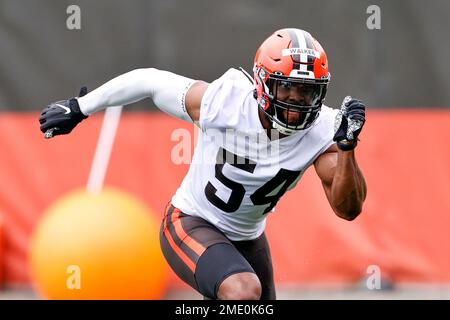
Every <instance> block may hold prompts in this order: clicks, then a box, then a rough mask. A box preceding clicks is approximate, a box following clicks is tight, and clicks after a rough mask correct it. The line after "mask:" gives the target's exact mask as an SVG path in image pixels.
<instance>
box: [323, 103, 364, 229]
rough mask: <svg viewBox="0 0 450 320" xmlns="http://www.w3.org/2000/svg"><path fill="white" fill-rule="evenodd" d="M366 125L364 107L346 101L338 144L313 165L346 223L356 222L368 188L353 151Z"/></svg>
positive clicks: (338, 128) (338, 119)
mask: <svg viewBox="0 0 450 320" xmlns="http://www.w3.org/2000/svg"><path fill="white" fill-rule="evenodd" d="M364 123H365V106H364V105H363V104H362V102H361V101H359V100H355V99H351V98H346V99H345V100H344V103H343V105H342V107H341V110H340V111H339V113H338V115H337V117H336V124H335V136H334V140H335V141H337V143H336V144H334V145H333V146H331V147H330V148H329V149H328V150H327V152H325V153H323V154H322V155H320V156H319V157H318V158H317V160H316V161H315V163H314V166H315V169H316V172H317V174H318V175H319V177H320V179H321V180H322V185H323V187H324V190H325V193H326V195H327V198H328V201H329V202H330V205H331V207H332V208H333V210H334V212H335V213H336V214H337V215H338V216H339V217H341V218H343V219H346V220H353V219H355V218H356V217H357V216H358V215H359V214H360V213H361V210H362V205H363V202H364V200H365V198H366V194H367V187H366V182H365V180H364V176H363V174H362V172H361V170H360V169H359V167H358V163H357V162H356V158H355V152H354V149H355V147H356V145H357V141H358V135H359V133H360V132H361V129H362V127H363V125H364Z"/></svg>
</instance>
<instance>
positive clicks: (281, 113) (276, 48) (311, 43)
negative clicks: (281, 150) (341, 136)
mask: <svg viewBox="0 0 450 320" xmlns="http://www.w3.org/2000/svg"><path fill="white" fill-rule="evenodd" d="M253 76H254V81H255V86H256V90H255V98H256V99H257V101H258V105H259V107H260V108H261V109H262V110H263V111H264V112H265V113H266V115H267V116H268V117H269V119H270V120H271V121H272V126H273V128H275V129H277V130H278V131H279V132H281V133H283V134H286V135H291V134H293V133H295V132H297V131H299V130H304V129H306V128H308V127H310V126H311V125H312V124H313V123H314V121H315V120H316V119H317V117H318V115H319V112H320V109H321V106H322V102H323V101H324V99H325V95H326V92H327V86H328V83H329V82H330V72H329V71H328V61H327V55H326V54H325V51H324V50H323V48H322V46H321V45H320V44H319V42H318V41H317V40H316V39H314V38H313V37H312V36H311V35H310V34H309V33H308V32H306V31H303V30H300V29H281V30H278V31H275V32H274V33H273V34H272V35H271V36H270V37H269V38H267V39H266V40H265V41H264V42H263V44H262V45H261V46H260V47H259V49H258V50H257V52H256V56H255V62H254V67H253ZM291 90H295V94H291V93H290V92H291ZM282 93H283V94H282ZM283 95H284V96H283ZM282 96H283V97H282ZM287 96H290V97H287ZM294 96H295V97H294ZM280 97H281V98H280ZM294 99H295V100H294ZM293 113H297V114H296V115H295V117H293V116H290V114H291V115H292V114H293ZM291 118H292V119H294V121H291Z"/></svg>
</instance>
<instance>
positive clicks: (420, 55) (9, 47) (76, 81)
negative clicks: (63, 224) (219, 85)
mask: <svg viewBox="0 0 450 320" xmlns="http://www.w3.org/2000/svg"><path fill="white" fill-rule="evenodd" d="M71 4H76V5H78V6H80V8H81V30H68V29H67V27H66V20H67V18H68V14H67V13H66V9H67V7H68V6H69V5H71ZM371 4H376V5H378V6H379V7H380V8H381V30H369V29H368V28H367V26H366V20H367V18H368V17H369V14H367V13H366V9H367V7H368V6H369V5H371ZM449 16H450V1H446V0H431V1H427V2H425V1H419V0H397V1H376V0H370V1H368V0H361V1H354V0H333V1H331V0H329V1H326V0H315V1H311V0H308V1H301V0H296V1H287V0H278V1H274V0H271V1H268V0H227V1H216V0H192V1H186V0H184V1H183V0H160V1H155V0H154V1H150V0H129V1H120V0H95V1H92V0H73V1H65V0H58V1H55V0H0V110H40V109H41V108H42V107H43V106H45V104H47V103H48V102H50V101H53V100H57V99H63V98H67V97H70V96H73V95H76V94H77V93H78V88H79V87H80V85H82V84H86V85H88V86H89V87H90V88H95V87H96V86H99V85H100V84H102V83H103V82H105V81H106V80H108V79H110V78H112V77H114V76H116V75H119V74H121V73H124V72H126V71H129V70H132V69H134V68H139V67H156V68H160V69H166V70H170V71H173V72H176V73H179V74H182V75H185V76H188V77H192V78H196V79H203V80H206V81H212V80H214V79H215V78H217V77H219V76H220V75H221V74H223V73H224V72H225V71H226V70H227V69H228V68H229V67H237V66H243V67H244V68H246V69H247V70H248V71H251V67H252V63H253V57H254V54H255V51H256V49H257V47H258V46H259V45H260V43H261V42H262V41H263V40H264V39H265V38H266V37H267V36H268V35H270V34H271V33H272V32H273V31H274V30H276V29H279V28H283V27H297V28H302V29H305V30H308V31H310V32H311V33H312V34H313V36H315V37H316V38H317V39H318V40H319V42H321V44H322V45H323V47H324V48H325V50H326V52H327V54H328V57H329V61H330V70H331V73H332V84H331V86H330V89H329V94H328V96H327V103H328V104H329V105H332V106H338V105H339V104H340V101H341V100H342V98H343V97H344V96H345V95H347V94H352V95H354V96H357V97H360V98H361V99H363V100H364V101H366V102H367V104H368V105H369V106H370V107H450V103H449V101H450V79H449V76H448V75H449V74H450V61H449V57H450V42H449V41H448V38H450V36H449V31H450V21H449ZM144 107H146V108H149V107H150V108H152V106H151V103H150V102H148V101H146V102H145V103H138V104H136V105H134V106H133V107H131V108H130V109H134V108H144Z"/></svg>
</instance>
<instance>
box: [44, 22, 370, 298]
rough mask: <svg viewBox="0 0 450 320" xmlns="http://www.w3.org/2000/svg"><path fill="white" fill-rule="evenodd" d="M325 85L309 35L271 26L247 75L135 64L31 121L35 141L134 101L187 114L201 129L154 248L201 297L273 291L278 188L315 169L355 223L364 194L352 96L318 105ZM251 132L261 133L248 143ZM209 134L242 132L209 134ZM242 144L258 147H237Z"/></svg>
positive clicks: (338, 209) (359, 110) (358, 112)
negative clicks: (271, 234)
mask: <svg viewBox="0 0 450 320" xmlns="http://www.w3.org/2000/svg"><path fill="white" fill-rule="evenodd" d="M329 82H330V73H329V70H328V61H327V56H326V54H325V51H324V50H323V48H322V46H321V45H320V44H319V42H318V41H317V40H316V39H315V38H313V37H312V36H311V34H310V33H308V32H306V31H304V30H300V29H293V28H291V29H282V30H278V31H276V32H274V33H273V34H272V35H271V36H270V37H268V38H267V39H266V40H265V41H264V42H263V43H262V45H261V46H260V47H259V49H258V50H257V53H256V56H255V59H254V69H253V77H250V76H249V75H248V74H246V73H245V71H243V70H242V69H241V70H237V69H230V70H228V71H227V72H226V73H225V74H224V75H222V76H221V77H220V78H218V79H217V80H215V81H213V82H212V83H206V82H204V81H195V80H192V79H189V78H186V77H182V76H180V75H176V74H174V73H171V72H167V71H161V70H157V69H154V68H147V69H137V70H134V71H131V72H128V73H126V74H123V75H120V76H118V77H117V78H114V79H112V80H110V81H109V82H107V83H105V84H104V85H102V86H100V87H99V88H97V89H96V90H94V91H92V92H91V93H89V94H86V89H85V88H83V89H82V92H80V96H79V97H75V98H71V99H68V100H64V101H59V102H55V103H52V104H50V105H49V106H47V107H46V108H45V109H44V110H43V111H42V113H41V116H40V119H39V122H40V129H41V131H42V132H43V133H45V136H46V138H51V137H53V136H56V135H61V134H68V133H70V132H71V131H72V129H73V128H74V127H75V126H76V125H77V124H78V123H80V122H81V121H82V120H84V119H86V118H87V117H88V116H89V115H90V114H92V113H94V112H96V111H99V110H102V109H104V108H106V107H109V106H115V105H126V104H130V103H132V102H136V101H138V100H141V99H144V98H151V99H152V100H153V101H154V103H155V104H156V106H157V107H158V108H160V109H161V110H163V111H165V112H167V113H169V114H171V115H173V116H175V117H178V118H180V119H183V120H186V121H190V122H194V123H195V124H196V125H197V126H198V127H199V128H200V129H201V132H200V136H199V139H198V143H197V146H196V148H195V152H194V155H193V159H192V164H191V166H190V169H189V172H188V173H187V175H186V177H185V178H184V180H183V182H182V184H181V186H180V187H179V188H178V190H177V191H176V193H175V195H174V196H173V197H172V199H171V202H170V203H169V204H168V206H167V208H166V212H165V216H164V219H163V221H162V225H161V230H160V242H161V248H162V251H163V253H164V256H165V257H166V260H167V262H168V263H169V265H170V266H171V268H172V269H173V270H174V272H175V273H176V274H177V275H178V276H179V277H180V278H181V279H182V280H183V281H185V282H186V283H188V284H189V285H190V286H191V287H193V288H194V289H196V290H197V291H198V292H200V293H201V294H202V295H203V296H204V297H206V298H210V299H275V297H276V294H275V286H274V279H273V269H272V261H271V254H270V249H269V245H268V242H267V239H266V236H265V233H264V229H265V224H266V218H267V215H268V214H269V213H270V212H271V211H273V210H274V207H275V206H276V204H277V202H278V201H279V199H280V198H281V197H282V196H283V194H284V193H285V192H286V191H287V190H289V189H291V188H293V187H294V186H295V185H296V183H297V182H298V181H299V179H300V178H301V176H302V174H303V173H304V172H305V171H306V169H307V168H308V167H309V166H311V165H314V168H315V170H316V172H317V175H318V176H319V178H320V179H321V181H322V185H323V188H324V191H325V195H326V197H327V199H328V201H329V203H330V206H331V208H332V209H333V211H334V212H335V213H336V215H337V216H339V217H340V218H343V219H346V220H353V219H355V218H356V217H357V216H358V215H359V214H360V212H361V210H362V206H363V202H364V200H365V198H366V184H365V181H364V177H363V174H362V173H361V170H360V169H359V167H358V164H357V161H356V158H355V151H354V150H355V147H356V146H357V144H358V136H359V134H360V132H361V129H362V128H363V125H364V123H365V106H364V104H363V103H362V102H361V101H359V100H357V99H353V98H351V97H346V98H345V99H344V101H343V103H342V106H341V108H340V109H339V110H336V109H332V108H330V107H327V106H325V105H324V104H323V101H324V99H325V96H326V92H327V86H328V84H329ZM261 131H262V132H264V135H263V138H261V136H259V138H258V139H256V140H255V139H253V138H254V136H253V135H255V134H256V133H260V132H261ZM217 133H219V134H223V135H230V134H231V135H235V136H241V135H242V134H244V135H245V134H246V135H249V136H250V138H249V139H217ZM252 139H253V140H252ZM249 141H250V142H249ZM252 141H253V142H252ZM255 141H257V144H255V143H254V142H255ZM252 148H253V149H256V151H257V152H256V153H255V152H253V153H249V152H246V150H249V149H252ZM262 151H266V152H262Z"/></svg>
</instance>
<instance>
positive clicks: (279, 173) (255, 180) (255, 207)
mask: <svg viewBox="0 0 450 320" xmlns="http://www.w3.org/2000/svg"><path fill="white" fill-rule="evenodd" d="M253 89H254V87H253V85H252V84H251V83H250V81H249V80H248V79H247V78H246V77H245V75H244V74H243V73H242V72H241V71H239V70H236V69H230V70H228V71H227V72H226V73H225V74H224V75H223V76H222V77H220V78H219V79H217V80H215V81H214V82H212V83H211V84H210V85H209V87H208V89H207V90H206V92H205V94H204V96H203V99H202V103H201V110H200V119H199V126H200V129H201V130H199V131H200V132H199V136H198V141H197V145H196V148H195V151H194V155H193V158H192V163H191V166H190V168H189V171H188V173H187V175H186V177H185V178H184V180H183V182H182V184H181V186H180V187H179V188H178V190H177V192H176V194H175V195H174V196H173V198H172V204H173V205H174V206H175V207H177V208H179V209H180V210H181V211H182V212H184V213H186V214H188V215H192V216H198V217H201V218H203V219H205V220H207V221H209V222H210V223H212V224H213V225H215V226H216V227H217V228H218V229H219V230H221V231H222V232H223V233H224V234H225V235H226V236H227V237H228V238H229V239H231V240H233V241H240V240H251V239H255V238H257V237H259V236H260V235H261V234H262V233H263V231H264V228H265V224H266V218H267V215H268V214H269V213H270V212H271V211H274V207H275V205H276V203H277V201H278V200H279V199H280V197H281V196H282V195H283V194H284V193H285V192H286V191H287V190H289V189H292V188H293V187H294V186H295V185H296V183H297V182H298V180H299V179H300V178H301V176H302V175H303V173H304V172H305V170H306V169H307V168H308V167H309V166H310V165H311V164H313V162H314V160H315V159H316V158H317V157H318V156H319V155H320V154H322V153H323V152H324V151H325V150H327V149H328V148H329V147H330V146H331V145H332V143H333V135H334V130H333V127H334V118H335V116H336V113H337V110H334V109H331V108H329V107H327V106H324V105H323V106H322V109H321V111H320V115H319V117H318V118H317V120H316V121H315V123H314V124H313V125H312V126H311V127H310V128H308V129H306V130H302V131H300V132H298V133H296V134H294V135H291V136H288V137H284V138H281V139H273V140H270V139H269V138H268V136H267V134H266V132H265V131H264V128H263V126H262V124H261V121H260V119H259V110H258V105H257V102H256V100H255V99H254V97H253Z"/></svg>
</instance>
